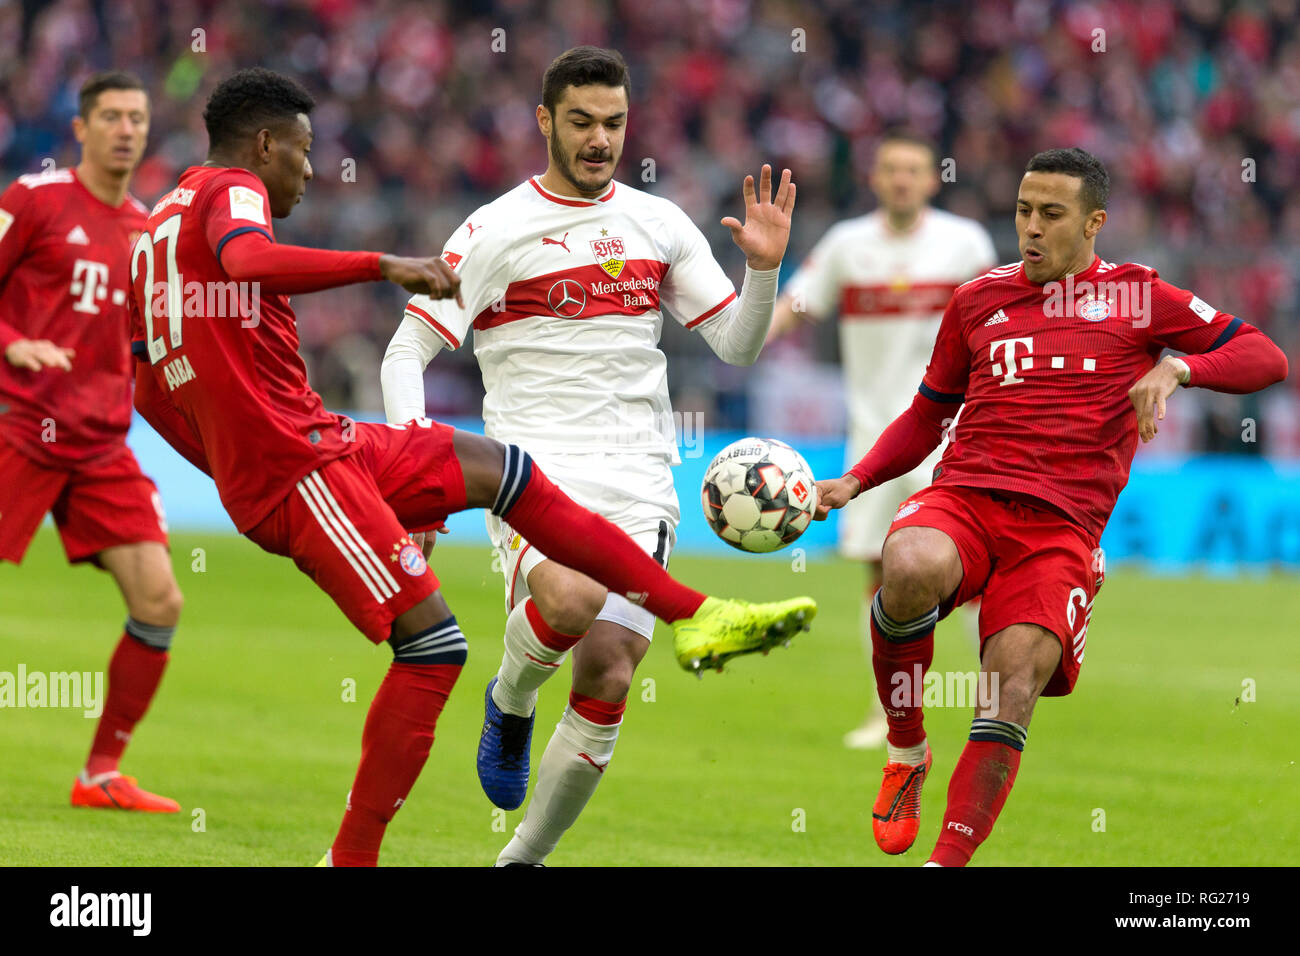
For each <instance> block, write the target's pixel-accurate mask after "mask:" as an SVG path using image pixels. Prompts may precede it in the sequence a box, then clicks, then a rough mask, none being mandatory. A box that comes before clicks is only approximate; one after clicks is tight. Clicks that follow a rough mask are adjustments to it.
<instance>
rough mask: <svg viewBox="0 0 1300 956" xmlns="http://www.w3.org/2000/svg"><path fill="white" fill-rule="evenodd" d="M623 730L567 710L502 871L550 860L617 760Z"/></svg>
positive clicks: (544, 757)
mask: <svg viewBox="0 0 1300 956" xmlns="http://www.w3.org/2000/svg"><path fill="white" fill-rule="evenodd" d="M620 726H622V724H621V722H620V723H617V724H597V723H593V722H592V721H590V720H587V719H586V718H585V717H583V716H581V715H580V714H576V713H574V710H573V707H572V706H569V707H566V708H565V709H564V716H563V717H561V718H560V722H559V723H558V724H556V725H555V733H554V734H552V735H551V740H550V743H548V744H547V745H546V753H544V754H543V755H542V762H541V765H540V766H539V767H538V768H537V784H536V786H535V787H534V788H533V799H532V802H530V803H529V804H528V810H527V812H526V813H525V814H524V819H523V821H522V822H521V823H520V824H519V826H517V827H516V828H515V835H514V837H513V838H512V839H511V840H510V842H509V843H508V844H506V848H505V849H504V850H502V851H501V855H500V856H498V857H497V863H496V865H497V866H505V865H506V864H507V863H542V862H543V861H545V859H546V858H547V856H549V855H550V853H551V851H552V850H554V849H555V845H556V844H557V843H559V842H560V837H562V836H564V834H565V832H566V831H567V830H568V829H569V827H571V826H573V823H574V821H575V820H577V819H578V814H580V813H582V808H583V807H585V806H586V805H587V801H588V800H590V799H591V795H592V794H593V793H595V792H596V786H597V784H599V783H600V779H601V777H602V776H604V773H605V768H606V767H607V766H608V765H609V762H610V760H611V758H612V757H613V756H614V744H615V742H617V740H618V728H619V727H620Z"/></svg>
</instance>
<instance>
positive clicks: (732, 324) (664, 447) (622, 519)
mask: <svg viewBox="0 0 1300 956" xmlns="http://www.w3.org/2000/svg"><path fill="white" fill-rule="evenodd" d="M629 89H630V85H629V82H628V76H627V67H626V64H625V63H624V62H623V58H622V57H621V56H620V55H619V54H618V53H617V52H615V51H612V50H602V49H598V48H595V47H578V48H575V49H573V50H570V51H568V52H567V53H565V54H564V55H562V56H560V57H559V58H557V59H556V60H555V61H554V62H553V63H552V64H551V65H550V67H549V68H548V69H547V71H546V76H545V78H544V79H543V83H542V105H541V106H539V107H538V108H537V122H538V126H539V129H540V131H541V132H542V134H543V135H544V136H545V137H546V139H547V142H548V145H549V148H550V162H549V164H548V166H547V169H546V172H545V174H544V175H542V176H535V177H533V178H531V179H529V180H527V181H526V182H524V183H521V184H520V185H519V186H517V187H515V188H514V189H513V190H511V191H510V192H508V193H506V194H505V195H504V196H502V197H500V198H499V199H497V200H495V201H494V202H491V203H489V204H488V205H486V206H483V207H481V208H480V209H478V210H476V211H475V212H474V213H473V214H472V215H471V216H470V217H469V219H468V220H466V222H465V223H464V225H462V226H461V227H460V228H458V229H457V230H456V232H455V233H454V234H453V235H452V237H451V238H450V239H449V240H448V241H447V245H446V249H445V250H444V252H443V258H444V259H445V260H446V261H447V262H448V263H449V264H450V265H451V266H452V268H453V269H455V270H456V272H457V273H458V274H459V275H460V277H461V292H462V295H463V297H464V301H465V305H464V307H459V306H457V305H455V304H453V303H452V302H450V301H449V300H443V301H434V300H432V299H429V298H428V297H426V296H419V295H417V296H415V297H413V298H412V299H411V301H410V303H409V304H408V306H407V309H406V314H405V316H404V318H403V320H402V324H401V326H400V328H399V329H398V331H397V334H396V335H395V336H394V337H393V340H392V342H391V343H390V345H389V347H388V352H387V354H386V355H385V358H384V363H383V373H382V381H383V388H384V404H385V409H386V412H387V415H388V420H389V421H390V422H405V421H409V420H411V419H413V418H418V417H422V416H423V415H424V408H425V405H424V380H423V375H424V369H425V367H426V366H427V365H428V363H429V361H430V359H432V358H433V356H434V355H435V354H436V353H437V352H438V351H440V350H441V349H443V348H453V349H454V348H457V347H459V345H460V344H461V342H462V341H464V338H465V336H466V334H467V333H468V331H469V329H470V328H471V327H472V328H473V329H474V352H475V355H476V356H477V358H478V362H479V366H480V368H481V369H482V372H483V384H484V387H485V389H486V396H485V398H484V401H483V418H484V422H485V426H486V432H487V434H488V435H489V436H491V437H493V438H496V439H498V440H500V441H505V442H518V443H520V444H521V445H524V446H526V447H527V448H528V449H529V452H530V453H531V454H532V455H533V456H534V458H535V459H536V460H537V461H538V462H539V463H540V464H541V465H542V466H543V467H544V468H545V469H546V473H547V474H548V475H550V476H551V478H552V480H554V481H555V482H556V484H558V485H559V486H560V487H561V488H562V489H564V490H565V492H566V493H567V494H569V495H570V496H572V497H573V498H574V499H575V500H576V501H578V502H580V503H582V504H584V505H585V506H586V507H588V508H590V509H592V510H593V511H595V512H597V513H598V514H601V515H603V516H605V517H606V518H608V519H609V520H610V521H612V522H613V523H614V524H616V525H618V526H619V527H620V528H622V529H623V530H624V531H626V532H627V533H628V534H629V535H630V536H631V537H632V538H633V540H635V541H636V542H637V543H638V544H640V545H641V546H642V547H644V548H645V550H646V552H647V553H649V554H652V555H653V556H654V557H655V559H656V560H658V561H659V562H660V563H661V564H666V563H667V561H668V555H669V554H670V552H671V551H672V546H673V542H674V540H675V538H676V526H677V522H678V519H679V517H680V511H679V509H678V504H677V495H676V492H675V491H674V488H673V480H672V474H671V472H670V468H669V466H670V465H672V464H676V463H677V449H676V441H675V432H674V427H673V420H672V409H671V407H670V405H669V401H668V379H667V368H666V366H667V361H666V359H665V356H664V354H663V352H661V351H660V350H659V347H658V343H659V335H660V330H661V328H662V323H663V321H664V319H663V311H662V310H663V307H664V306H667V307H668V309H669V310H671V312H672V315H673V317H674V318H675V319H676V320H677V321H678V322H679V323H681V324H682V325H684V326H686V327H687V328H689V329H697V330H698V331H699V333H700V334H701V335H702V336H703V337H704V340H705V341H706V342H708V344H709V346H710V347H711V348H712V349H713V351H714V352H716V353H717V355H718V356H719V357H721V358H722V359H723V360H724V361H726V362H729V363H731V364H734V365H752V364H753V362H754V360H755V359H756V358H757V357H758V353H759V351H760V350H761V349H762V346H763V337H764V335H766V333H767V330H768V327H769V326H770V324H771V321H772V309H773V305H774V304H775V301H776V284H777V275H778V272H779V267H780V264H781V257H782V256H783V255H784V253H785V247H786V242H787V240H788V239H789V234H790V213H791V210H792V209H793V208H794V199H795V187H794V184H792V183H791V182H790V181H789V180H790V174H789V171H788V170H787V171H785V173H784V174H783V175H782V177H781V182H780V185H779V188H778V189H777V191H776V195H775V198H774V199H773V197H772V188H771V187H772V182H771V178H772V177H771V170H770V169H769V168H768V167H766V166H764V167H763V170H762V175H761V178H760V182H759V183H758V191H757V195H756V194H755V189H754V185H755V184H754V180H753V177H752V176H751V177H746V180H745V184H744V195H745V221H744V223H743V224H742V223H741V222H740V221H738V220H736V219H733V218H731V217H728V218H726V219H724V220H723V221H722V222H723V225H726V226H729V228H730V229H731V232H732V238H733V239H734V240H735V242H736V245H738V246H739V247H740V249H741V250H742V251H743V252H744V253H745V257H746V260H747V267H746V272H745V282H744V286H743V288H742V290H741V293H740V295H739V297H737V295H736V291H735V287H734V286H733V285H732V283H731V280H729V279H728V278H727V276H726V274H725V273H724V272H723V271H722V268H721V267H720V266H719V265H718V263H717V262H716V261H715V260H714V258H713V255H712V253H711V251H710V250H709V245H708V242H707V241H706V240H705V238H704V236H703V234H701V232H700V230H699V229H698V228H697V227H696V226H695V224H694V223H692V222H691V220H690V219H689V218H688V217H687V216H686V214H685V213H683V212H682V211H681V210H680V209H679V208H678V207H677V206H675V205H674V204H673V203H671V202H669V201H667V200H665V199H660V198H657V197H655V196H651V195H649V194H647V193H643V192H640V191H638V190H636V189H632V188H631V187H629V186H626V185H624V184H623V183H616V182H614V180H613V177H614V170H615V168H616V167H617V165H618V161H619V158H620V156H621V154H622V150H623V136H624V130H625V127H626V123H627V111H628V93H629ZM913 379H915V376H913ZM909 387H911V388H914V387H915V381H914V380H913V381H911V382H909ZM488 532H489V534H490V536H491V537H492V540H493V542H494V543H495V546H496V548H497V553H498V555H499V556H500V559H501V570H502V573H503V575H504V577H505V592H506V608H507V613H508V618H507V620H506V630H505V645H506V647H505V656H504V658H503V660H502V663H501V669H500V671H499V672H498V674H497V676H496V677H495V678H494V679H493V680H492V682H491V683H490V684H489V685H488V689H487V694H486V700H485V703H484V707H485V710H486V716H485V720H484V726H483V734H482V737H481V739H480V742H479V753H478V771H479V781H480V783H482V785H483V789H484V792H485V793H487V795H488V797H489V798H490V799H491V800H492V802H493V803H495V804H496V805H497V806H499V807H502V808H503V809H507V810H513V809H515V808H516V807H518V806H519V805H520V804H522V803H523V800H524V796H525V794H526V792H527V786H528V757H529V745H530V741H531V736H532V726H533V716H534V713H535V707H536V701H537V691H538V688H539V687H540V686H541V684H542V683H543V682H544V681H545V680H546V679H547V678H548V677H549V676H550V675H551V674H553V673H555V671H556V670H557V669H558V668H559V667H560V665H561V664H562V663H563V661H564V659H565V657H566V656H567V654H568V651H569V650H570V649H572V650H573V686H572V690H571V693H570V695H569V706H568V708H567V709H566V710H565V712H564V716H563V718H562V719H561V721H560V723H559V725H558V726H557V727H556V731H555V734H554V736H553V737H552V738H551V741H550V743H549V745H548V746H547V748H546V752H545V754H544V755H543V757H542V762H541V766H540V768H539V770H538V776H537V786H536V789H535V790H534V793H533V799H532V802H531V803H530V804H529V806H528V811H527V813H526V814H525V816H524V819H523V822H522V823H520V825H519V827H518V828H517V829H516V830H515V836H514V838H513V839H512V840H511V841H510V843H509V845H507V846H506V848H505V849H504V850H503V851H502V852H501V855H500V856H499V857H498V859H497V864H498V865H502V866H504V865H511V864H516V865H540V864H541V863H542V861H543V860H545V859H546V857H547V855H548V854H550V852H551V851H552V850H553V849H554V848H555V846H556V844H557V842H558V841H559V839H560V837H561V836H562V835H563V834H564V832H565V831H566V830H567V829H568V828H569V827H570V826H572V825H573V823H574V821H576V820H577V817H578V814H579V813H580V812H581V811H582V808H583V807H584V806H585V805H586V804H587V801H588V800H589V799H590V798H591V795H592V794H593V793H594V792H595V789H596V785H597V783H598V782H599V781H600V780H601V778H602V777H603V775H604V773H605V770H606V768H607V767H608V765H609V762H610V759H611V757H612V756H613V752H614V743H615V740H616V739H617V737H618V730H619V725H620V724H621V722H622V718H623V711H624V708H625V705H626V697H627V692H628V687H629V686H630V684H631V680H632V674H633V671H634V670H635V668H636V666H637V665H638V664H639V663H640V661H641V659H642V657H644V656H645V653H646V651H647V650H648V648H649V641H650V637H651V634H652V633H653V626H654V621H653V619H652V618H651V617H650V615H649V614H648V613H647V612H646V610H645V609H644V608H642V607H639V606H637V605H636V604H633V603H630V602H629V601H627V600H625V599H624V598H622V597H620V596H617V595H609V594H607V593H606V591H605V588H603V587H601V586H600V585H599V584H597V583H596V582H594V581H592V580H591V579H589V578H587V577H585V576H584V575H582V574H579V573H577V572H575V571H572V570H570V569H568V568H566V567H563V566H561V565H559V564H557V563H556V562H554V561H549V560H547V559H546V558H545V556H543V555H541V554H539V553H538V551H537V549H536V548H534V547H533V546H532V545H531V544H530V543H529V542H528V541H526V540H524V539H523V538H522V537H521V536H520V535H519V534H517V533H516V532H515V531H514V530H513V529H511V527H510V526H509V525H508V524H506V523H504V522H502V521H500V520H498V519H496V518H489V519H488ZM580 639H581V640H580ZM755 649H757V648H755ZM680 660H681V654H680V652H679V661H680Z"/></svg>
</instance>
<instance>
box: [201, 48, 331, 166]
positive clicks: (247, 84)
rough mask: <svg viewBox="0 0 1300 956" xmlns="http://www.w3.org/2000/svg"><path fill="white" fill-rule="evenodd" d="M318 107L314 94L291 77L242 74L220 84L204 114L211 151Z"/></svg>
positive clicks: (261, 71) (257, 71)
mask: <svg viewBox="0 0 1300 956" xmlns="http://www.w3.org/2000/svg"><path fill="white" fill-rule="evenodd" d="M315 106H316V101H315V100H314V99H312V97H311V94H310V93H308V92H307V91H306V90H305V89H304V88H303V86H302V84H301V83H299V82H298V81H297V80H295V79H292V78H291V77H287V76H285V75H283V74H282V73H276V72H273V71H272V70H264V69H262V68H261V67H254V68H252V69H249V70H240V71H239V72H238V73H233V74H231V75H230V76H228V77H226V78H225V79H224V80H222V81H221V82H220V83H219V84H217V88H216V89H215V90H213V91H212V95H211V96H209V97H208V105H207V106H206V107H205V108H204V110H203V124H204V125H205V126H207V128H208V149H209V150H215V149H223V148H225V147H227V146H230V145H231V144H233V143H234V142H236V141H237V140H239V139H241V138H242V137H245V136H250V135H254V134H256V133H257V131H258V130H263V129H268V128H270V127H271V126H275V125H278V124H281V123H284V122H286V121H290V120H293V119H294V118H295V117H296V116H297V115H298V114H299V113H310V112H311V111H312V109H313V108H314V107H315Z"/></svg>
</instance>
